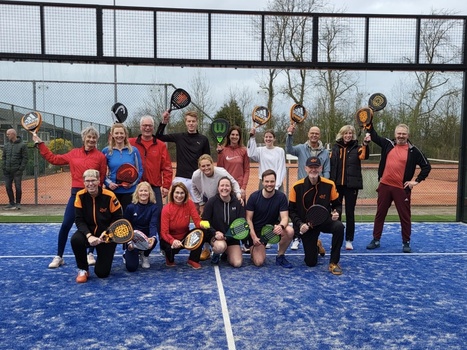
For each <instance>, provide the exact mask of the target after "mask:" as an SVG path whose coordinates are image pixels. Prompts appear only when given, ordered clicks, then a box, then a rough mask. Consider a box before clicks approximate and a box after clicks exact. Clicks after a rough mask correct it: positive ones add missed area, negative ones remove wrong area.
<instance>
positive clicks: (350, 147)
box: [329, 125, 371, 250]
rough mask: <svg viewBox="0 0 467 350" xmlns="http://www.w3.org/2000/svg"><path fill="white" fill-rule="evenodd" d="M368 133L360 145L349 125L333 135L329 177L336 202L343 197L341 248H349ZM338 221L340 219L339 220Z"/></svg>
mask: <svg viewBox="0 0 467 350" xmlns="http://www.w3.org/2000/svg"><path fill="white" fill-rule="evenodd" d="M370 140H371V137H370V135H369V134H367V135H366V136H365V138H364V139H363V145H359V144H358V141H357V135H356V132H355V128H354V127H353V126H352V125H344V126H343V127H342V128H341V129H340V130H339V132H338V133H337V136H336V143H335V144H334V145H333V147H332V150H331V175H330V177H329V178H330V179H331V180H332V181H334V183H335V185H336V188H337V192H338V193H339V200H340V202H341V203H342V202H343V200H344V198H345V226H346V227H345V249H346V250H352V249H353V244H352V242H353V240H354V236H355V206H356V205H357V197H358V190H361V189H362V188H363V177H362V160H364V159H368V157H369V156H370V149H369V147H368V143H369V142H370ZM339 220H341V218H340V217H339Z"/></svg>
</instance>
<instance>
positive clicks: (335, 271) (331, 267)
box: [329, 263, 342, 275]
mask: <svg viewBox="0 0 467 350" xmlns="http://www.w3.org/2000/svg"><path fill="white" fill-rule="evenodd" d="M329 271H331V273H332V274H333V275H342V269H341V267H340V266H339V264H334V263H330V264H329Z"/></svg>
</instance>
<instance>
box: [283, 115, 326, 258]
mask: <svg viewBox="0 0 467 350" xmlns="http://www.w3.org/2000/svg"><path fill="white" fill-rule="evenodd" d="M294 132H295V125H294V124H291V125H290V126H289V127H288V128H287V138H286V139H285V152H286V153H288V154H291V155H293V156H296V157H298V174H297V175H298V176H297V180H300V179H303V178H305V177H307V176H308V174H307V173H306V171H305V166H306V161H307V159H308V158H310V157H311V156H313V157H318V158H319V160H320V162H321V164H322V169H323V170H322V173H321V174H320V176H323V177H325V178H327V179H328V178H329V174H330V171H331V162H330V160H329V151H328V150H327V149H326V148H325V147H324V145H323V143H322V142H321V140H320V138H321V130H320V129H319V128H318V127H317V126H312V127H310V129H309V130H308V140H307V141H306V142H305V143H301V144H298V145H295V146H294V145H293V134H294ZM300 239H301V235H300V233H299V232H298V231H296V232H295V237H294V240H293V242H292V246H291V247H290V249H292V250H297V249H298V248H299V246H300ZM319 242H320V241H319ZM319 249H320V254H322V255H323V254H325V250H324V248H323V247H322V246H320V248H319Z"/></svg>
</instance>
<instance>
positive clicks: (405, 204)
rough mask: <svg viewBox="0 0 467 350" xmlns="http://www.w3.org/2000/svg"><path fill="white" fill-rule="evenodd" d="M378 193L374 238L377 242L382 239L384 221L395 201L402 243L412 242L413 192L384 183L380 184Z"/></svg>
mask: <svg viewBox="0 0 467 350" xmlns="http://www.w3.org/2000/svg"><path fill="white" fill-rule="evenodd" d="M376 191H377V192H378V201H377V208H376V216H375V222H374V226H373V238H374V239H376V240H380V239H381V235H382V234H383V226H384V219H386V215H387V214H388V210H389V207H391V204H392V202H393V201H394V204H395V206H396V209H397V213H398V214H399V219H400V222H401V233H402V242H408V241H410V235H411V233H412V221H411V216H412V214H411V211H410V195H411V191H409V190H405V189H402V188H397V187H394V186H389V185H385V184H382V183H380V184H379V186H378V189H377V190H376Z"/></svg>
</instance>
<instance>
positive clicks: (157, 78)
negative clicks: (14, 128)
mask: <svg viewBox="0 0 467 350" xmlns="http://www.w3.org/2000/svg"><path fill="white" fill-rule="evenodd" d="M17 2H18V3H20V2H21V1H17ZM47 2H53V3H77V4H101V5H113V4H114V3H115V4H116V5H117V6H145V7H168V8H173V7H177V8H198V9H227V10H252V11H260V10H265V9H266V7H267V3H268V1H266V0H216V1H213V0H115V1H114V0H102V1H100V0H96V1H78V0H76V1H66V0H61V1H47ZM327 3H328V4H329V6H330V7H331V8H334V9H335V10H341V11H344V12H347V13H358V14H365V13H368V14H430V13H431V12H432V11H433V10H436V11H440V10H447V11H449V12H450V13H451V14H459V15H467V1H461V0H444V1H440V0H438V1H427V0H387V1H382V0H381V1H378V0H372V1H368V0H365V1H364V0H347V1H345V0H344V1H339V0H328V1H327ZM440 5H442V7H440ZM97 67H98V68H97V69H96V68H95V67H92V66H89V65H88V66H86V65H78V64H74V65H69V64H61V65H58V64H54V65H50V64H41V63H29V64H25V63H13V62H6V61H0V79H25V80H30V79H35V80H80V81H105V82H113V79H114V76H113V66H103V65H99V66H97ZM18 68H19V69H18ZM220 70H221V69H220V68H216V69H201V70H199V69H190V68H180V67H125V66H121V67H120V66H119V67H118V71H117V72H118V74H117V76H118V81H119V82H132V83H133V82H140V83H171V84H174V85H175V86H177V87H186V85H187V81H189V80H190V79H191V77H192V76H193V75H194V74H196V73H197V72H199V71H201V72H202V74H203V75H205V76H206V78H207V79H208V80H209V81H210V85H211V90H212V91H213V95H214V96H213V99H214V100H215V101H216V103H217V107H220V106H221V105H222V104H223V103H224V102H226V101H225V100H226V98H227V96H228V92H229V90H231V89H236V88H241V87H243V86H248V87H251V89H252V91H253V92H256V93H257V100H258V102H257V104H263V102H265V98H264V96H261V94H260V93H258V90H259V87H258V80H259V75H260V74H261V72H260V71H256V70H248V69H237V70H235V69H222V71H220ZM361 74H362V77H361V84H362V87H361V89H363V91H367V90H368V91H370V92H375V91H380V92H383V93H386V94H388V95H389V94H390V90H391V87H390V86H388V85H389V84H388V79H381V78H380V77H381V73H379V72H367V73H361ZM387 74H389V75H391V78H390V79H389V80H390V81H397V80H398V79H400V75H399V73H387ZM405 74H407V73H405ZM219 77H221V78H219ZM378 84H379V85H378ZM368 85H369V86H368ZM2 95H3V98H1V99H0V101H1V100H3V102H8V101H5V100H4V98H7V97H8V96H7V97H5V93H3V94H2ZM261 99H263V100H264V101H260V100H261ZM283 104H284V105H289V104H290V101H283ZM129 109H130V108H129ZM54 112H55V113H62V112H61V111H54ZM63 113H65V112H63Z"/></svg>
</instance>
